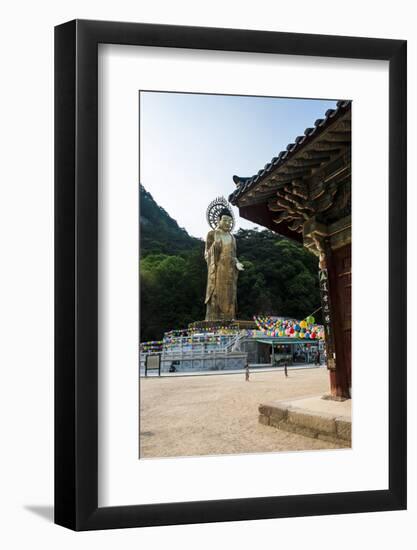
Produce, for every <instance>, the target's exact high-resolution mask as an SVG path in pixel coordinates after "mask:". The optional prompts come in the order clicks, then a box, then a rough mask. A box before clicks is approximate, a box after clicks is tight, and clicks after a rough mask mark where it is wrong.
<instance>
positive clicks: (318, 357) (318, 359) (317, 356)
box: [315, 351, 320, 366]
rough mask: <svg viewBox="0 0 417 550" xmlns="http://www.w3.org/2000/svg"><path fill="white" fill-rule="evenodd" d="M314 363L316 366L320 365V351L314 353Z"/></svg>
mask: <svg viewBox="0 0 417 550" xmlns="http://www.w3.org/2000/svg"><path fill="white" fill-rule="evenodd" d="M315 364H316V365H317V366H320V352H319V351H318V352H317V353H316V362H315Z"/></svg>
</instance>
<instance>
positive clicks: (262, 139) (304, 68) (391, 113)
mask: <svg viewBox="0 0 417 550" xmlns="http://www.w3.org/2000/svg"><path fill="white" fill-rule="evenodd" d="M55 159H56V164H55V196H56V202H55V205H56V210H55V219H56V225H55V235H56V238H55V243H56V247H55V257H56V330H55V335H56V337H55V350H56V355H55V380H56V385H55V411H56V413H55V441H56V443H55V464H56V467H55V521H56V523H58V524H60V525H63V526H65V527H69V528H71V529H74V530H89V529H106V528H122V527H140V526H152V525H169V524H179V523H201V522H215V521H236V520H248V519H262V518H278V517H290V516H307V515H323V514H339V513H354V512H370V511H382V510H399V509H404V508H405V507H406V333H405V331H403V330H401V327H403V326H405V323H406V42H405V41H402V40H385V39H384V40H382V39H374V38H353V37H338V36H319V35H304V34H288V33H279V32H260V31H247V30H237V29H216V28H194V27H176V26H163V25H150V24H139V23H116V22H104V21H79V20H77V21H71V22H68V23H65V24H63V25H60V26H58V27H56V30H55Z"/></svg>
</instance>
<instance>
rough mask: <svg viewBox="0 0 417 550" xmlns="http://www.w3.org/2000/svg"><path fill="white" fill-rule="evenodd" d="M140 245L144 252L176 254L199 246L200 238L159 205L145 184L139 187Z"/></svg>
mask: <svg viewBox="0 0 417 550" xmlns="http://www.w3.org/2000/svg"><path fill="white" fill-rule="evenodd" d="M139 204H140V246H141V249H143V250H142V253H143V254H145V255H146V254H149V253H151V252H152V253H158V252H163V253H167V254H176V253H177V252H181V251H184V250H189V249H190V248H192V247H193V246H197V245H198V243H199V242H200V241H199V239H195V238H194V237H190V235H189V234H188V233H187V231H186V230H185V229H183V228H181V227H180V226H179V225H178V223H177V222H176V221H175V220H173V219H172V218H171V216H170V215H169V214H168V213H167V212H166V211H165V210H164V209H163V208H162V207H161V206H159V205H158V204H157V203H156V202H155V201H154V199H153V197H152V195H151V194H150V193H148V192H147V191H146V189H145V188H144V187H143V185H140V188H139Z"/></svg>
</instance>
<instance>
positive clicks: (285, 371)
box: [284, 363, 288, 378]
mask: <svg viewBox="0 0 417 550" xmlns="http://www.w3.org/2000/svg"><path fill="white" fill-rule="evenodd" d="M284 373H285V378H288V369H287V363H284Z"/></svg>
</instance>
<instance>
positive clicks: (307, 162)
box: [229, 101, 351, 206]
mask: <svg viewBox="0 0 417 550" xmlns="http://www.w3.org/2000/svg"><path fill="white" fill-rule="evenodd" d="M350 112H351V101H338V102H337V106H336V109H329V110H327V111H326V113H325V118H323V119H318V120H316V121H315V123H314V127H312V128H306V129H305V130H304V135H301V136H298V137H296V138H295V140H294V143H290V144H288V145H287V148H286V150H285V151H281V152H280V153H279V154H278V155H277V156H276V157H274V158H273V159H272V160H271V161H270V162H269V163H267V164H266V165H265V166H264V167H263V168H262V169H261V170H259V172H258V173H257V174H255V175H253V176H250V177H241V176H233V181H234V182H235V184H236V190H235V191H234V192H233V193H232V194H231V195H230V196H229V201H230V202H231V203H232V204H234V205H238V206H241V204H240V200H241V199H242V198H243V196H245V195H247V194H248V198H250V197H251V196H253V195H252V193H250V191H251V190H254V189H255V188H258V189H260V190H263V189H262V187H263V186H262V184H263V182H265V183H267V182H268V180H271V179H273V177H274V176H275V175H277V174H279V173H280V172H282V170H281V169H282V168H284V167H286V168H287V169H286V170H285V174H286V177H285V176H284V177H282V178H281V180H282V181H283V182H284V180H285V179H286V180H287V181H290V180H291V179H294V178H300V177H304V176H306V175H310V174H311V171H312V169H314V168H315V167H317V166H320V165H321V164H323V161H325V160H326V158H327V157H329V153H331V154H332V155H331V156H332V157H334V154H335V153H336V154H337V152H338V150H341V149H342V148H345V147H346V145H349V146H350V142H351V137H350ZM347 113H348V116H346V115H347ZM342 119H345V124H339V125H338V124H337V122H339V121H341V120H342ZM333 129H335V131H334V132H328V131H329V130H333ZM321 137H323V140H321V139H320V138H321ZM319 141H320V142H321V144H319ZM313 143H314V147H311V148H310V147H309V145H312V144H313ZM304 153H305V154H304ZM271 177H272V178H271ZM265 190H267V188H265ZM245 202H246V201H245ZM249 202H251V201H249Z"/></svg>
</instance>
